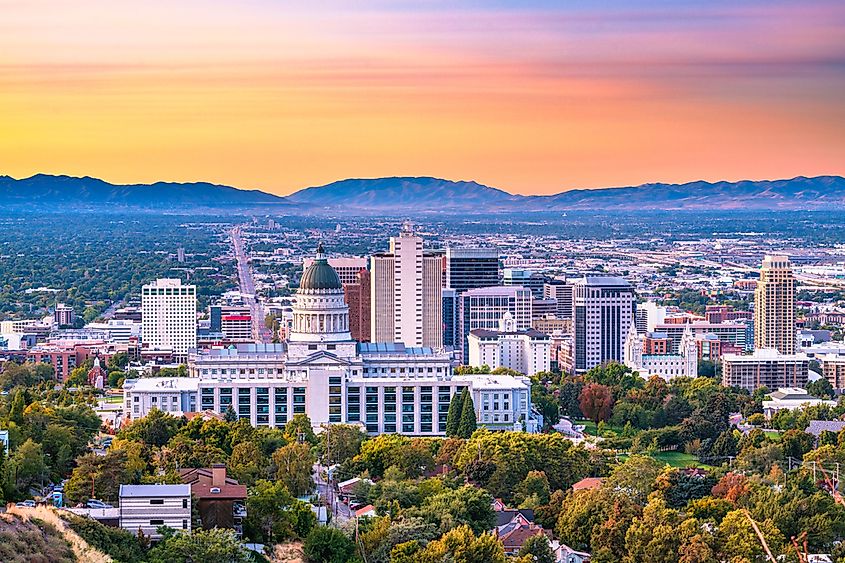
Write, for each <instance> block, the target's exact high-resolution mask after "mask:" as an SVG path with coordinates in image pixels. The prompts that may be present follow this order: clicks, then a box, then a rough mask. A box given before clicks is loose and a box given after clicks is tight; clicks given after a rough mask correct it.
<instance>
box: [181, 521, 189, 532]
mask: <svg viewBox="0 0 845 563" xmlns="http://www.w3.org/2000/svg"><path fill="white" fill-rule="evenodd" d="M182 529H183V530H187V529H188V521H187V520H182Z"/></svg>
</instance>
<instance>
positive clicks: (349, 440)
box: [319, 424, 366, 465]
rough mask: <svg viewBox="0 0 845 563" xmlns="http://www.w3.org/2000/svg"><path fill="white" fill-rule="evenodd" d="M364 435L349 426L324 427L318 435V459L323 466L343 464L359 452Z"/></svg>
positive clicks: (331, 425) (357, 428) (332, 425)
mask: <svg viewBox="0 0 845 563" xmlns="http://www.w3.org/2000/svg"><path fill="white" fill-rule="evenodd" d="M364 438H366V435H365V434H364V433H363V432H361V429H360V428H359V427H358V426H354V425H351V424H330V425H326V426H325V427H324V429H323V433H322V434H320V438H319V440H320V452H321V455H320V457H321V458H322V461H323V463H324V464H325V465H334V464H336V463H343V462H344V461H347V460H349V459H352V458H353V457H355V456H356V455H358V452H360V451H361V443H362V442H363V441H364Z"/></svg>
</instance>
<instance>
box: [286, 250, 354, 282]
mask: <svg viewBox="0 0 845 563" xmlns="http://www.w3.org/2000/svg"><path fill="white" fill-rule="evenodd" d="M328 261H329V266H331V267H332V268H334V271H335V272H337V276H338V277H339V278H340V283H343V284H347V283H358V272H360V271H361V269H366V268H367V259H366V258H365V257H364V256H351V257H338V258H329V259H328ZM312 264H314V259H313V258H306V259H305V260H303V261H302V271H303V272H305V270H307V269H308V268H310V267H311V265H312Z"/></svg>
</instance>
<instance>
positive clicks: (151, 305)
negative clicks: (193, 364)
mask: <svg viewBox="0 0 845 563" xmlns="http://www.w3.org/2000/svg"><path fill="white" fill-rule="evenodd" d="M141 340H142V342H143V344H144V345H145V346H148V347H150V348H162V347H171V348H172V349H173V353H174V355H176V356H177V357H178V358H180V359H184V358H186V357H187V355H188V350H190V349H191V348H196V347H197V287H196V286H195V285H182V281H181V280H179V279H174V278H160V279H157V280H156V281H155V282H154V283H151V284H148V285H145V286H143V287H142V288H141Z"/></svg>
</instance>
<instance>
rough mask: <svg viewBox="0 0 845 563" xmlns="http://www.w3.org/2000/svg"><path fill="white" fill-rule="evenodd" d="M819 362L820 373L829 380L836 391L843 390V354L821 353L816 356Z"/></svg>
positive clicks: (844, 385)
mask: <svg viewBox="0 0 845 563" xmlns="http://www.w3.org/2000/svg"><path fill="white" fill-rule="evenodd" d="M818 359H819V361H820V363H821V368H822V375H824V377H825V379H827V380H828V381H830V384H831V385H832V386H833V388H834V389H835V390H836V391H837V392H840V393H841V392H842V391H845V356H843V355H840V354H836V353H833V354H823V355H820V356H818Z"/></svg>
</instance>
